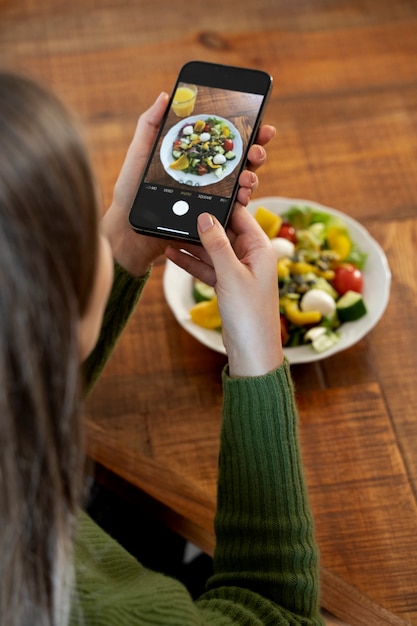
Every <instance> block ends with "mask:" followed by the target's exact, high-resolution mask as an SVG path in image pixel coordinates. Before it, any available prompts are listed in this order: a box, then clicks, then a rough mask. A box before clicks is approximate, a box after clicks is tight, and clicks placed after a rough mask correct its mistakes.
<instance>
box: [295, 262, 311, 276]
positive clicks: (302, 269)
mask: <svg viewBox="0 0 417 626" xmlns="http://www.w3.org/2000/svg"><path fill="white" fill-rule="evenodd" d="M290 272H291V274H308V273H309V272H313V274H316V273H317V267H316V266H315V265H312V264H311V263H306V262H305V261H294V262H293V263H291V266H290Z"/></svg>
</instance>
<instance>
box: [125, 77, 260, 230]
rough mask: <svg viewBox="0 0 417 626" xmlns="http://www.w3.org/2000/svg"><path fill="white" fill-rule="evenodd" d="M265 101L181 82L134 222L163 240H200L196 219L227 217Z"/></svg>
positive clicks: (145, 182)
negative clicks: (202, 215) (206, 214)
mask: <svg viewBox="0 0 417 626" xmlns="http://www.w3.org/2000/svg"><path fill="white" fill-rule="evenodd" d="M262 102H263V96H262V95H259V94H252V93H245V92H241V91H232V90H228V89H216V88H213V87H205V86H201V85H195V84H190V83H179V84H178V86H177V89H176V91H175V94H174V97H173V100H172V103H171V107H170V110H169V113H168V116H167V119H166V122H165V125H164V128H163V130H162V132H161V134H160V137H159V140H158V143H157V145H156V149H155V151H154V153H153V156H152V159H151V161H150V164H149V167H148V170H147V172H146V174H145V179H144V183H142V185H141V187H140V189H139V192H138V195H137V197H136V200H135V203H134V206H133V209H132V214H131V221H132V224H133V226H135V221H137V223H138V225H139V227H141V228H144V229H146V228H149V229H150V230H153V231H157V232H159V233H160V234H161V235H162V236H172V237H175V236H179V237H187V236H192V237H195V238H198V235H197V227H196V226H197V224H196V222H197V216H198V215H199V214H200V213H202V212H203V211H209V212H210V213H213V214H214V215H215V216H216V217H217V218H218V219H219V220H220V221H221V222H222V223H224V221H225V218H226V217H227V215H228V212H229V207H230V201H231V198H232V196H233V194H234V192H235V189H236V185H237V179H238V176H239V171H240V166H241V164H242V161H243V159H244V158H245V156H246V151H247V147H248V142H249V140H250V137H251V133H252V130H253V127H254V125H255V123H256V121H257V118H258V115H259V111H260V108H261V106H262Z"/></svg>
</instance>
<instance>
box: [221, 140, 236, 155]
mask: <svg viewBox="0 0 417 626" xmlns="http://www.w3.org/2000/svg"><path fill="white" fill-rule="evenodd" d="M234 147H235V144H234V143H233V141H232V140H231V139H225V140H224V142H223V148H224V149H225V150H226V152H231V151H232V150H233V148H234Z"/></svg>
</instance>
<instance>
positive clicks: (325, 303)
mask: <svg viewBox="0 0 417 626" xmlns="http://www.w3.org/2000/svg"><path fill="white" fill-rule="evenodd" d="M300 308H301V310H302V311H320V313H321V314H322V315H323V317H329V316H330V315H331V314H332V313H333V312H334V310H335V309H336V302H335V301H334V299H333V298H332V296H331V295H330V294H328V293H326V292H325V291H322V290H321V289H310V291H307V292H306V293H305V294H304V295H303V297H302V298H301V302H300Z"/></svg>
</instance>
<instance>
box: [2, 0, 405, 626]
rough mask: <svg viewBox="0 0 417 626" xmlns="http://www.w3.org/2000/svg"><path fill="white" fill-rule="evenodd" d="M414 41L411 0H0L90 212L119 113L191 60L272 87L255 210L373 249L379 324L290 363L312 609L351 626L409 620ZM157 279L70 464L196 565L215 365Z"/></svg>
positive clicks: (156, 275)
mask: <svg viewBox="0 0 417 626" xmlns="http://www.w3.org/2000/svg"><path fill="white" fill-rule="evenodd" d="M416 33H417V3H416V1H415V0H396V1H395V2H393V1H392V0H338V2H330V1H327V0H326V1H325V0H292V1H291V2H288V1H286V0H257V2H256V8H255V5H254V3H251V2H249V1H248V0H242V1H240V2H237V1H236V0H232V1H230V2H227V3H225V2H220V1H219V0H212V2H211V3H210V10H208V7H207V3H202V2H198V1H196V2H194V3H188V2H181V1H180V2H176V3H173V2H167V0H160V1H159V2H158V3H157V4H156V3H155V2H150V1H138V0H124V1H121V2H117V3H116V2H110V0H82V1H81V0H73V1H72V2H71V3H68V2H64V1H63V0H54V1H53V2H52V0H36V2H35V1H34V0H25V1H23V0H0V59H1V61H0V63H1V65H2V66H3V67H9V68H11V69H14V70H19V71H22V72H24V73H26V74H29V75H32V76H34V77H35V78H38V79H40V80H42V81H43V82H44V83H46V84H47V85H49V86H50V87H51V88H53V89H54V90H55V91H56V92H57V93H58V94H60V95H61V97H62V98H63V99H65V100H66V102H67V103H68V104H69V105H70V106H71V107H72V108H73V109H74V111H75V112H76V113H77V115H78V116H79V118H80V122H81V124H82V125H83V127H84V128H85V133H86V139H87V142H88V144H89V147H90V151H91V157H92V160H93V162H94V165H95V167H96V170H97V175H98V180H99V183H100V185H101V188H102V194H103V210H105V207H106V206H108V204H109V202H110V200H111V196H112V188H113V185H114V182H115V180H116V177H117V174H118V171H119V169H120V166H121V163H122V161H123V157H124V154H125V151H126V149H127V146H128V144H129V141H130V138H131V136H132V134H133V131H134V128H135V125H136V121H137V117H138V115H139V113H140V112H141V111H142V110H144V109H145V108H146V107H147V106H148V105H149V104H150V103H151V102H152V101H153V99H154V98H155V97H156V96H157V95H158V93H159V92H160V91H161V90H166V91H170V89H171V88H172V86H173V84H174V81H175V78H176V74H177V72H178V70H179V68H180V66H181V65H183V63H185V62H187V61H188V60H190V59H202V60H205V61H216V62H221V63H229V64H235V65H242V66H249V67H256V68H260V69H263V70H266V71H267V72H269V73H271V74H272V75H273V77H274V90H273V93H272V96H271V99H270V103H269V106H268V109H267V111H266V113H265V116H264V121H265V122H271V123H273V124H275V125H276V127H277V136H276V138H275V140H274V141H273V142H272V144H271V145H270V146H269V148H268V162H267V164H266V165H265V166H264V167H263V168H262V170H261V171H260V173H259V177H260V187H259V189H258V192H257V196H258V197H262V196H274V195H276V196H278V195H279V196H286V197H295V198H305V199H311V200H315V201H318V202H321V203H323V204H325V205H328V206H331V207H334V208H336V209H338V210H340V211H343V212H345V213H347V214H348V215H350V216H351V217H353V218H355V219H357V220H358V221H359V222H361V223H362V224H363V225H364V226H365V227H366V228H367V229H368V230H369V232H370V233H371V235H372V236H373V237H374V238H375V239H376V240H377V241H378V242H379V244H380V245H381V246H382V248H383V249H384V250H385V253H386V254H387V257H388V261H389V265H390V268H391V272H392V289H391V297H390V302H389V305H388V307H387V310H386V312H385V314H384V316H383V318H382V320H381V321H380V322H379V324H378V325H377V326H376V327H375V328H374V329H373V330H372V331H371V332H370V333H369V335H367V336H366V337H365V338H364V339H363V340H362V341H360V342H359V343H358V344H356V345H355V346H353V347H352V348H350V349H349V350H346V351H345V352H343V353H340V354H338V355H335V356H332V357H330V358H328V359H323V360H322V361H320V362H318V363H315V364H314V363H312V364H304V365H295V366H293V367H292V374H293V377H294V380H295V383H296V390H297V399H298V403H299V409H300V433H301V438H302V444H303V456H304V460H305V466H306V473H307V480H308V484H309V488H310V498H311V504H312V507H313V510H314V515H315V520H316V533H317V539H318V542H319V546H320V550H321V566H322V606H323V608H324V609H327V610H329V611H330V612H331V613H332V614H333V616H335V617H334V618H332V617H329V620H330V619H334V620H336V618H338V619H340V620H342V621H343V622H346V623H348V624H350V625H351V626H354V625H355V624H358V625H363V626H365V625H366V626H370V625H375V626H376V625H378V626H379V625H382V624H404V623H408V624H417V546H416V541H415V537H416V529H417V502H416V495H417V453H416V442H417V415H416V411H417V409H416V407H417V384H416V373H417V351H416V342H417V316H416V311H417V277H416V265H417V264H416V248H417V36H416ZM163 269H164V268H163V261H160V262H158V263H157V264H156V266H155V267H154V271H153V274H152V277H151V279H150V281H149V284H148V286H147V288H146V290H145V293H144V295H143V300H142V302H141V304H140V306H139V307H138V309H137V311H136V312H135V314H134V315H133V317H132V319H131V320H130V322H129V325H128V328H127V329H126V332H125V333H124V335H123V337H122V339H121V341H120V343H119V345H118V346H117V348H116V350H115V352H114V354H113V356H112V358H111V360H110V362H109V363H108V365H107V367H106V369H105V371H104V373H103V376H102V379H101V380H100V382H99V383H98V384H97V386H96V388H95V390H94V392H93V394H92V395H91V397H90V398H89V401H88V406H87V415H86V422H87V427H88V435H89V453H90V456H91V458H92V459H93V460H95V461H97V462H98V466H97V467H98V470H99V471H98V474H100V476H101V479H103V480H107V481H108V482H109V483H110V482H111V481H116V483H115V484H117V488H118V489H122V485H124V487H126V486H128V487H129V488H131V489H133V488H134V492H133V493H134V496H133V497H135V498H146V501H147V503H148V506H149V507H150V508H152V509H153V510H154V512H155V515H158V516H159V517H161V518H163V519H164V520H165V522H166V523H167V524H169V525H170V526H172V527H173V528H175V529H176V530H177V531H178V532H180V533H182V534H183V535H184V536H185V537H187V538H189V539H191V540H193V541H194V542H195V543H197V544H198V545H200V546H201V547H202V548H203V549H205V550H206V551H207V552H209V553H210V552H212V550H213V546H214V536H213V528H212V524H213V515H214V510H215V493H216V475H217V474H216V472H217V453H218V434H219V427H220V410H221V384H220V372H221V369H222V367H223V365H224V364H225V357H223V356H222V355H220V354H217V353H215V352H212V351H211V350H209V349H208V348H205V347H204V346H202V345H200V344H199V343H198V342H197V341H196V340H195V339H193V338H192V337H190V336H189V335H188V334H187V333H186V332H185V331H184V330H182V329H181V328H180V327H179V326H178V324H177V322H176V321H175V319H174V317H173V315H172V313H171V311H170V310H169V308H168V306H167V304H166V302H165V299H164V295H163V292H162V275H163ZM117 481H119V482H117ZM120 481H122V482H120ZM326 615H327V614H326ZM329 623H330V622H329ZM335 623H337V622H335Z"/></svg>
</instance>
